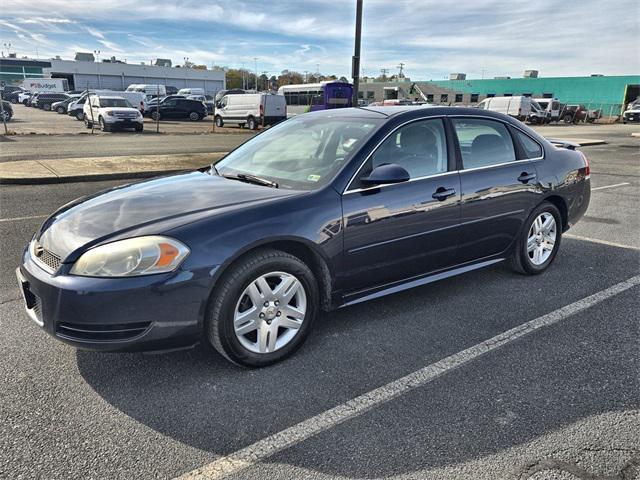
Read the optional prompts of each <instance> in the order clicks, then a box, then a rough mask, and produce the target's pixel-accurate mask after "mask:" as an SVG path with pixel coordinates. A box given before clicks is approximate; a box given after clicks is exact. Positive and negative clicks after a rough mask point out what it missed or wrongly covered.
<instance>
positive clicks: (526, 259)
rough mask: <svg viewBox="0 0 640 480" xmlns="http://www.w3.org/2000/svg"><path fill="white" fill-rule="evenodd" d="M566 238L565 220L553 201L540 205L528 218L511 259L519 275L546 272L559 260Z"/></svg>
mask: <svg viewBox="0 0 640 480" xmlns="http://www.w3.org/2000/svg"><path fill="white" fill-rule="evenodd" d="M561 239H562V217H561V216H560V212H559V211H558V208H557V207H556V206H555V205H553V204H552V203H549V202H543V203H542V204H540V205H539V206H538V207H537V208H536V209H535V210H534V211H533V212H532V213H531V215H529V218H527V221H526V222H525V224H524V228H523V229H522V232H521V234H520V238H519V239H518V241H517V243H516V248H515V251H514V253H513V257H512V258H511V266H512V268H513V269H514V270H516V271H517V272H519V273H524V274H528V275H536V274H538V273H542V272H544V271H545V270H546V269H547V268H548V267H549V265H551V263H552V262H553V260H554V259H555V257H556V255H557V253H558V249H559V248H560V241H561Z"/></svg>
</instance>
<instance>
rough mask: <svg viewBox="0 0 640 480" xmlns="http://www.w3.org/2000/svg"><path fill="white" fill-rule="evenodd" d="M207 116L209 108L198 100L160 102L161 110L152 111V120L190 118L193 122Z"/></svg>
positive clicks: (173, 99)
mask: <svg viewBox="0 0 640 480" xmlns="http://www.w3.org/2000/svg"><path fill="white" fill-rule="evenodd" d="M206 116H207V107H205V106H204V103H202V102H199V101H198V100H188V99H186V98H172V99H171V100H167V101H164V102H160V108H159V109H155V108H154V109H152V111H151V118H153V119H154V120H158V118H167V119H169V118H188V119H189V120H191V121H192V122H196V121H198V120H202V119H203V118H204V117H206Z"/></svg>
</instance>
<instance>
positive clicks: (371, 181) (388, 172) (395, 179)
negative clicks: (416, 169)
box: [361, 163, 410, 185]
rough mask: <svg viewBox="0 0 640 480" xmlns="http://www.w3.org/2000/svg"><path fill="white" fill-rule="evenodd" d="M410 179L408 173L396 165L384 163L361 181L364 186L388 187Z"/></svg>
mask: <svg viewBox="0 0 640 480" xmlns="http://www.w3.org/2000/svg"><path fill="white" fill-rule="evenodd" d="M409 178H410V176H409V172H407V170H405V168H404V167H401V166H400V165H398V164H396V163H385V164H384V165H379V166H377V167H376V168H374V169H373V171H372V172H371V173H370V174H369V176H368V177H365V178H363V179H361V182H362V183H363V184H364V185H389V184H392V183H402V182H406V181H408V180H409Z"/></svg>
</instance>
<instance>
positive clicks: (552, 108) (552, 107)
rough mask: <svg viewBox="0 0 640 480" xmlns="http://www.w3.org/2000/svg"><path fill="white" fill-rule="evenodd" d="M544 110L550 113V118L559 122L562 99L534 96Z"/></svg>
mask: <svg viewBox="0 0 640 480" xmlns="http://www.w3.org/2000/svg"><path fill="white" fill-rule="evenodd" d="M533 100H535V101H536V102H538V105H540V107H541V108H542V109H543V110H546V111H547V112H548V113H549V114H550V117H551V118H550V120H551V121H553V122H557V121H558V120H560V100H558V99H557V98H534V99H533Z"/></svg>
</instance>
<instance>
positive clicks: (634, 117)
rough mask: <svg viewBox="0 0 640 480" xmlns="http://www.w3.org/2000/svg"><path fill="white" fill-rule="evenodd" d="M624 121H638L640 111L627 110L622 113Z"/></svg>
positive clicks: (639, 120)
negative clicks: (627, 111)
mask: <svg viewBox="0 0 640 480" xmlns="http://www.w3.org/2000/svg"><path fill="white" fill-rule="evenodd" d="M624 121H625V122H640V112H629V113H625V114H624Z"/></svg>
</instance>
